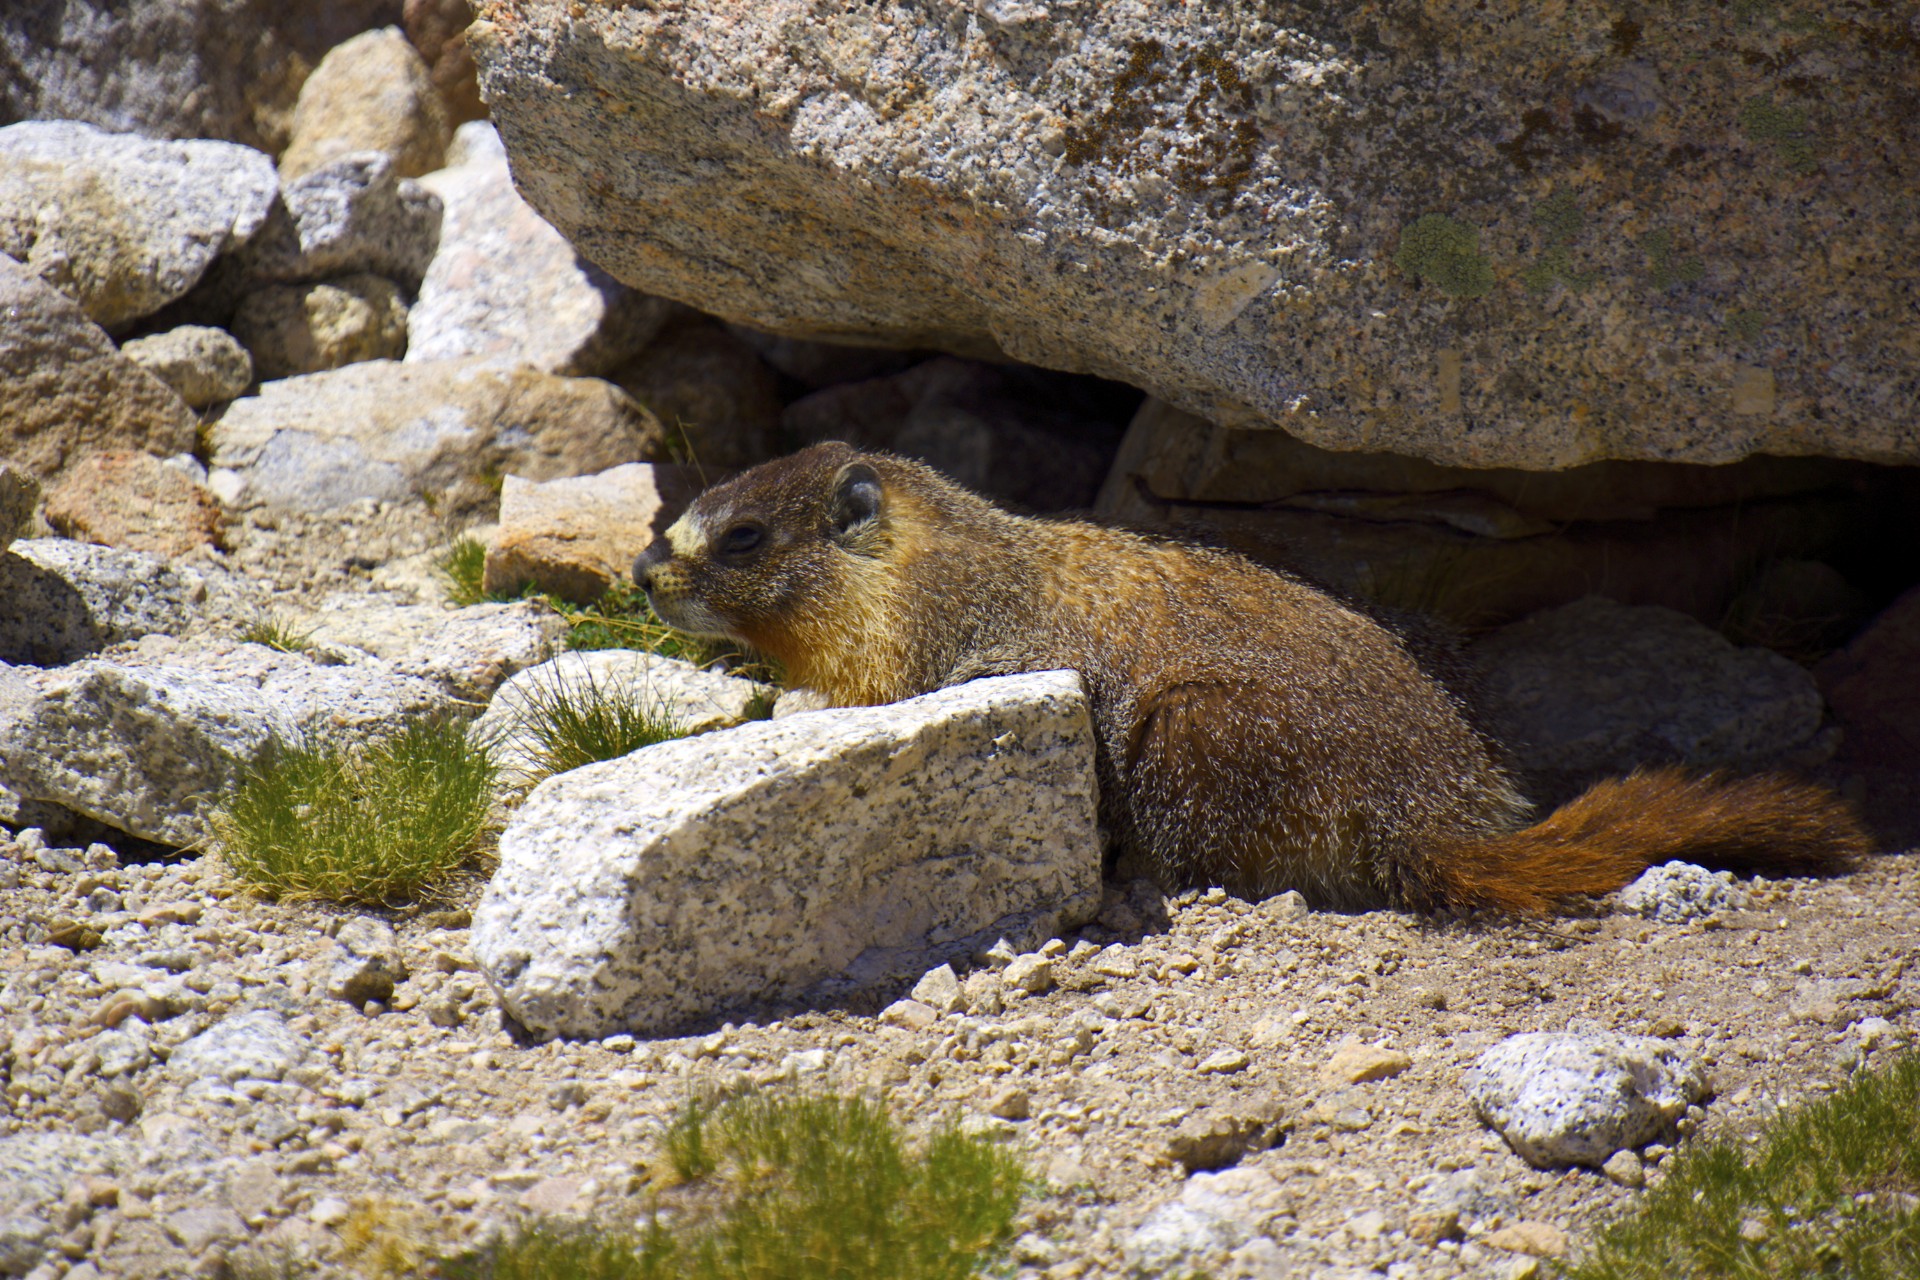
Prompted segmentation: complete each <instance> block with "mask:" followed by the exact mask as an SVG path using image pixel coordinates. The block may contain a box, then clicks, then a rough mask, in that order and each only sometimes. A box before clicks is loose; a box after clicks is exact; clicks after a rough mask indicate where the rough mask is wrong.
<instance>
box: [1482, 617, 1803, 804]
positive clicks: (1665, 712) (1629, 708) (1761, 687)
mask: <svg viewBox="0 0 1920 1280" xmlns="http://www.w3.org/2000/svg"><path fill="white" fill-rule="evenodd" d="M1475 652H1476V657H1477V660H1478V661H1479V664H1480V666H1481V667H1482V669H1483V670H1484V672H1485V682H1484V687H1483V691H1482V692H1483V700H1484V705H1485V708H1486V711H1487V713H1488V716H1489V719H1490V721H1491V723H1492V726H1493V728H1494V730H1495V732H1496V733H1497V734H1498V736H1499V737H1500V738H1501V739H1502V740H1503V741H1505V742H1507V743H1508V744H1510V745H1511V746H1513V747H1514V749H1515V756H1516V759H1517V762H1518V763H1519V764H1520V766H1521V767H1522V768H1523V769H1525V770H1527V771H1529V772H1531V773H1535V774H1538V775H1541V776H1543V777H1547V778H1551V779H1578V778H1582V777H1591V776H1593V775H1596V774H1612V773H1622V772H1625V771H1627V770H1629V769H1632V768H1634V767H1635V766H1637V765H1642V764H1653V763H1667V762H1685V763H1688V764H1695V765H1733V766H1754V765H1760V764H1764V763H1767V762H1771V761H1778V760H1779V759H1781V758H1782V757H1783V756H1786V755H1788V754H1789V753H1806V754H1807V755H1810V756H1812V755H1815V753H1825V754H1830V753H1831V751H1832V749H1833V744H1832V743H1831V742H1830V741H1827V740H1825V739H1823V738H1822V737H1821V736H1820V721H1821V714H1822V703H1821V700H1820V691H1819V689H1818V688H1817V687H1815V685H1814V682H1813V678H1812V676H1810V675H1809V674H1808V673H1807V672H1806V670H1805V669H1803V668H1802V667H1800V666H1799V665H1797V664H1796V663H1794V662H1792V661H1791V660H1789V659H1787V658H1784V657H1782V656H1781V655H1779V654H1777V653H1774V652H1772V651H1771V650H1768V649H1754V648H1748V649H1742V648H1736V647H1735V646H1734V645H1732V644H1731V643H1729V642H1728V641H1727V640H1726V639H1724V638H1723V637H1721V636H1720V635H1719V634H1718V633H1716V632H1714V631H1711V630H1709V629H1708V628H1706V627H1704V626H1702V625H1701V624H1700V623H1698V622H1695V621H1694V620H1693V619H1691V618H1689V617H1687V616H1686V615H1685V614H1681V613H1676V612H1675V611H1673V610H1671V609H1663V608H1660V607H1658V606H1655V605H1640V606H1632V607H1630V606H1626V605H1620V604H1615V603H1614V602H1613V601H1611V600H1603V599H1601V598H1599V597H1597V596H1589V597H1587V598H1586V599H1584V600H1577V601H1575V602H1574V603H1572V604H1569V605H1564V606H1562V607H1561V608H1558V609H1549V610H1547V611H1546V612H1544V613H1538V614H1535V615H1533V616H1532V617H1530V618H1526V619H1523V620H1521V621H1519V622H1516V623H1514V624H1512V625H1511V626H1507V627H1503V628H1501V629H1500V630H1499V631H1496V632H1494V633H1493V634H1492V635H1490V636H1488V637H1487V638H1485V639H1484V640H1482V641H1481V642H1480V643H1479V644H1478V645H1477V646H1476V650H1475Z"/></svg>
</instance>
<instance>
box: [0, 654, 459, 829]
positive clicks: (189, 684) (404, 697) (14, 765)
mask: <svg viewBox="0 0 1920 1280" xmlns="http://www.w3.org/2000/svg"><path fill="white" fill-rule="evenodd" d="M454 710H455V706H454V704H453V703H452V702H451V700H450V699H449V698H448V697H447V695H446V694H445V693H443V692H441V690H440V689H439V688H438V687H437V686H436V685H433V684H430V683H428V682H427V681H425V680H422V679H419V678H417V677H413V676H403V675H398V674H394V673H391V672H383V671H380V670H377V669H371V668H369V667H367V666H350V667H348V666H320V665H317V664H315V663H313V662H310V661H309V660H307V659H306V658H304V657H300V656H297V655H293V654H285V653H280V652H277V651H275V650H272V649H268V648H265V647H263V646H261V645H256V644H239V645H213V646H204V647H201V648H199V649H197V650H196V651H194V652H192V653H180V654H174V655H172V656H171V657H170V660H168V661H165V662H143V661H140V660H139V659H138V657H137V656H136V657H134V658H133V659H132V660H128V661H105V660H100V659H95V660H90V661H87V662H81V663H77V664H75V665H72V666H67V667H60V668H55V669H52V670H47V671H33V670H30V669H27V668H20V667H14V668H4V667H0V787H5V788H7V789H9V790H11V791H13V792H15V793H16V794H18V795H20V796H22V797H24V798H26V799H30V800H38V801H42V802H45V803H50V804H57V805H60V806H61V807H63V808H66V809H70V810H73V811H74V812H76V813H80V814H82V815H85V816H86V817H89V818H92V819H94V820H95V821H98V822H102V823H105V824H106V825H108V826H110V827H112V828H114V829H116V830H118V831H124V832H126V833H128V834H130V835H135V836H139V837H141V838H142V839H147V840H156V841H159V842H161V843H163V844H169V845H176V846H178V845H190V844H192V843H194V842H195V841H199V840H204V839H206V838H208V836H209V835H210V834H211V833H210V831H209V829H208V826H207V821H206V814H207V810H208V808H209V807H210V806H211V805H212V804H213V803H215V801H217V800H218V798H219V797H220V796H221V795H222V794H223V793H224V792H226V791H227V790H228V789H229V788H230V787H231V786H232V785H233V784H234V783H235V782H236V781H237V780H238V778H239V776H240V773H241V771H242V770H243V769H245V768H246V767H247V766H248V765H250V764H252V763H254V762H255V761H257V760H259V759H260V757H261V755H262V754H263V753H264V752H266V751H269V750H271V749H273V748H274V747H276V746H278V745H281V744H290V743H300V742H310V741H314V740H318V739H332V738H340V737H342V736H350V737H351V738H353V739H356V740H366V739H369V738H376V737H379V736H382V735H383V734H384V733H388V732H393V731H397V730H399V729H400V728H402V727H403V726H404V725H406V724H407V723H409V722H410V721H413V720H416V719H419V718H420V717H423V716H430V715H445V714H449V713H451V712H453V711H454Z"/></svg>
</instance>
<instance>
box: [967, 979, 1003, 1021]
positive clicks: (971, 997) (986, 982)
mask: <svg viewBox="0 0 1920 1280" xmlns="http://www.w3.org/2000/svg"><path fill="white" fill-rule="evenodd" d="M961 992H962V994H963V995H965V997H966V1001H967V1012H968V1013H971V1014H977V1015H985V1016H991V1015H993V1014H996V1013H999V1012H1000V1011H1001V1010H1003V1009H1005V1008H1006V1007H1007V1002H1006V997H1005V995H1004V993H1003V988H1002V985H1001V982H1000V975H999V974H997V973H987V972H984V971H983V972H980V973H970V974H968V975H967V981H966V983H965V985H964V986H963V987H962V988H961Z"/></svg>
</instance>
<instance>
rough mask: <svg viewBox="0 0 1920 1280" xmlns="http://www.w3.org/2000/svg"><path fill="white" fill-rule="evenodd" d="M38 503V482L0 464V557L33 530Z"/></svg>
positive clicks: (9, 466) (16, 468)
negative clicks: (16, 539)
mask: <svg viewBox="0 0 1920 1280" xmlns="http://www.w3.org/2000/svg"><path fill="white" fill-rule="evenodd" d="M39 503H40V482H39V481H38V480H35V479H34V478H33V477H32V476H30V475H28V474H27V473H26V472H25V471H23V470H21V469H20V468H19V467H16V466H14V465H13V464H12V463H11V462H6V461H0V555H4V554H5V553H6V550H7V548H8V547H10V546H12V545H13V540H14V539H15V538H18V537H19V536H21V535H22V534H24V533H26V532H27V531H28V530H29V529H31V528H32V527H33V509H34V507H36V506H38V505H39Z"/></svg>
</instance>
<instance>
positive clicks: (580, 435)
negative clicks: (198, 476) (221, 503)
mask: <svg viewBox="0 0 1920 1280" xmlns="http://www.w3.org/2000/svg"><path fill="white" fill-rule="evenodd" d="M212 436H213V458H212V465H213V468H214V470H213V472H212V474H211V475H210V476H209V483H211V484H213V485H214V487H215V488H216V490H221V489H222V487H223V486H224V492H225V493H226V494H227V495H230V497H231V500H232V501H233V502H234V503H236V504H244V505H251V504H255V503H259V504H264V505H267V506H272V507H279V508H283V509H289V510H295V511H330V510H335V509H337V508H340V507H344V506H346V505H348V504H349V503H352V502H356V501H358V500H360V499H362V498H374V499H377V500H379V501H382V502H405V501H408V500H411V499H418V498H419V497H420V495H421V494H431V495H433V496H434V498H435V500H436V501H437V502H438V503H439V504H440V506H441V508H442V509H443V510H448V511H452V512H455V513H463V512H470V511H476V510H482V509H485V508H488V507H491V506H492V505H493V504H495V503H497V502H498V501H499V477H500V476H502V475H504V474H507V473H509V472H511V473H514V474H517V475H522V476H526V477H528V478H530V479H534V480H549V479H553V478H555V477H557V476H568V475H580V474H582V473H585V472H594V471H603V470H605V469H607V468H608V467H613V466H618V465H619V464H621V463H623V462H638V461H640V460H642V459H643V458H646V457H647V456H649V455H650V454H652V453H653V452H655V451H656V450H657V449H658V448H659V447H660V445H661V443H662V441H663V438H664V437H663V433H662V432H661V429H660V424H659V423H658V422H657V421H655V420H654V418H653V415H651V414H649V413H648V412H647V411H646V410H645V409H642V408H641V407H640V406H639V405H637V404H635V403H634V402H633V401H632V400H631V399H629V398H628V397H627V395H626V394H625V393H624V392H622V391H620V390H619V389H618V388H616V387H614V386H613V385H612V384H611V383H606V382H601V381H599V380H598V379H595V378H561V377H556V376H554V375H552V374H547V373H541V372H540V371H538V370H536V369H529V368H525V367H517V368H501V367H495V366H493V365H490V364H487V363H485V362H481V361H472V360H439V361H435V362H433V363H431V364H418V365H413V364H401V363H399V362H397V361H392V360H367V361H362V362H361V363H358V364H350V365H347V366H346V367H345V368H341V369H333V370H330V371H328V372H326V373H313V374H307V375H306V376H304V377H299V378H283V379H280V380H278V381H275V382H268V383H264V384H262V386H261V388H260V394H259V395H257V396H247V397H245V398H243V399H240V400H236V401H234V402H233V403H232V404H230V405H228V406H227V409H226V411H225V412H224V413H223V414H222V415H221V417H220V419H219V420H218V421H217V422H215V423H214V424H213V433H212ZM229 473H231V474H229Z"/></svg>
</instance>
